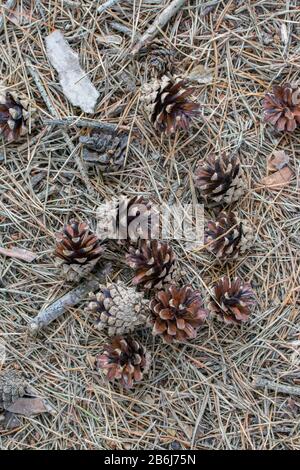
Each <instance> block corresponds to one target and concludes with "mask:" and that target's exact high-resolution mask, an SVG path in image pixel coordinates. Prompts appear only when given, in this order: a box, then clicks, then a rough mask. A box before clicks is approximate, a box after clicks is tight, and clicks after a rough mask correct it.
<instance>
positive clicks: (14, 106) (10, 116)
mask: <svg viewBox="0 0 300 470" xmlns="http://www.w3.org/2000/svg"><path fill="white" fill-rule="evenodd" d="M33 112H34V109H30V106H29V102H28V101H26V100H22V99H20V98H19V97H18V95H17V94H16V93H14V92H0V136H1V135H2V136H3V137H4V139H5V140H6V141H7V142H13V141H16V140H18V139H19V138H20V137H23V136H24V135H26V134H27V133H28V132H29V120H30V116H31V115H32V114H33ZM31 121H32V119H31Z"/></svg>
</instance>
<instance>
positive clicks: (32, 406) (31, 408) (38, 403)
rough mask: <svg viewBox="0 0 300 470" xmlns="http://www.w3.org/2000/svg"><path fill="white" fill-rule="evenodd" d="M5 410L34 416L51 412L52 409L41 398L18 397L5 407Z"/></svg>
mask: <svg viewBox="0 0 300 470" xmlns="http://www.w3.org/2000/svg"><path fill="white" fill-rule="evenodd" d="M7 411H10V412H11V413H14V414H16V415H22V416H35V415H39V414H41V413H53V412H54V409H53V408H52V406H51V405H50V404H49V403H48V402H47V401H46V400H45V399H43V398H19V399H18V400H16V401H15V402H14V403H12V404H11V405H10V406H9V407H8V408H7Z"/></svg>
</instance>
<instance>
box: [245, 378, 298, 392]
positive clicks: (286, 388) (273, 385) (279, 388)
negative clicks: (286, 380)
mask: <svg viewBox="0 0 300 470" xmlns="http://www.w3.org/2000/svg"><path fill="white" fill-rule="evenodd" d="M252 385H253V386H254V388H265V387H267V388H269V389H270V390H274V391H275V392H279V393H286V394H287V395H296V396H300V387H293V386H292V385H282V384H278V383H277V382H272V381H270V380H267V379H264V378H263V377H255V379H254V380H253V383H252Z"/></svg>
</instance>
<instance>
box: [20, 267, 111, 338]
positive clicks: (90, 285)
mask: <svg viewBox="0 0 300 470" xmlns="http://www.w3.org/2000/svg"><path fill="white" fill-rule="evenodd" d="M110 271H111V264H110V263H107V264H106V265H105V267H104V268H103V269H102V270H101V271H100V272H99V273H98V276H97V277H96V276H94V277H93V278H90V279H88V280H87V281H85V282H83V283H82V284H81V285H79V286H78V287H75V288H74V289H72V290H71V291H69V292H67V294H65V295H63V296H62V297H61V298H60V299H58V300H56V301H55V302H54V303H53V304H51V305H49V306H48V307H47V308H45V309H44V310H41V311H40V312H39V314H38V315H37V316H36V317H35V318H33V319H32V320H31V321H30V323H29V325H28V331H29V333H30V334H32V335H34V334H37V333H38V332H39V331H40V330H41V329H42V328H44V327H46V326H47V325H49V324H50V323H52V322H53V321H54V320H56V319H57V318H58V317H60V316H61V315H62V314H63V313H64V312H65V311H66V310H67V309H68V308H70V307H74V306H75V305H77V304H78V303H79V302H80V301H81V300H82V299H83V298H84V296H85V295H86V294H88V293H89V292H90V291H92V290H93V289H95V288H96V287H98V285H99V283H101V282H102V281H103V278H105V277H106V276H107V275H108V274H109V272H110Z"/></svg>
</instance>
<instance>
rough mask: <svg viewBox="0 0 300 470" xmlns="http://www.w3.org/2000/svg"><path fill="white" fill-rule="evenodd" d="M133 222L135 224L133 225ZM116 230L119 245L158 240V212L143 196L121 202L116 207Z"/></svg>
mask: <svg viewBox="0 0 300 470" xmlns="http://www.w3.org/2000/svg"><path fill="white" fill-rule="evenodd" d="M134 221H136V224H133V222H134ZM117 228H118V231H119V237H120V239H119V242H120V243H121V244H127V243H128V242H131V243H132V242H136V241H137V240H139V239H142V240H147V239H153V238H158V236H159V214H158V211H157V209H156V208H155V206H154V205H153V204H152V202H151V201H149V200H147V199H145V198H144V197H143V196H135V197H133V198H132V199H129V200H128V199H126V200H121V201H120V203H119V206H118V214H117Z"/></svg>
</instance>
